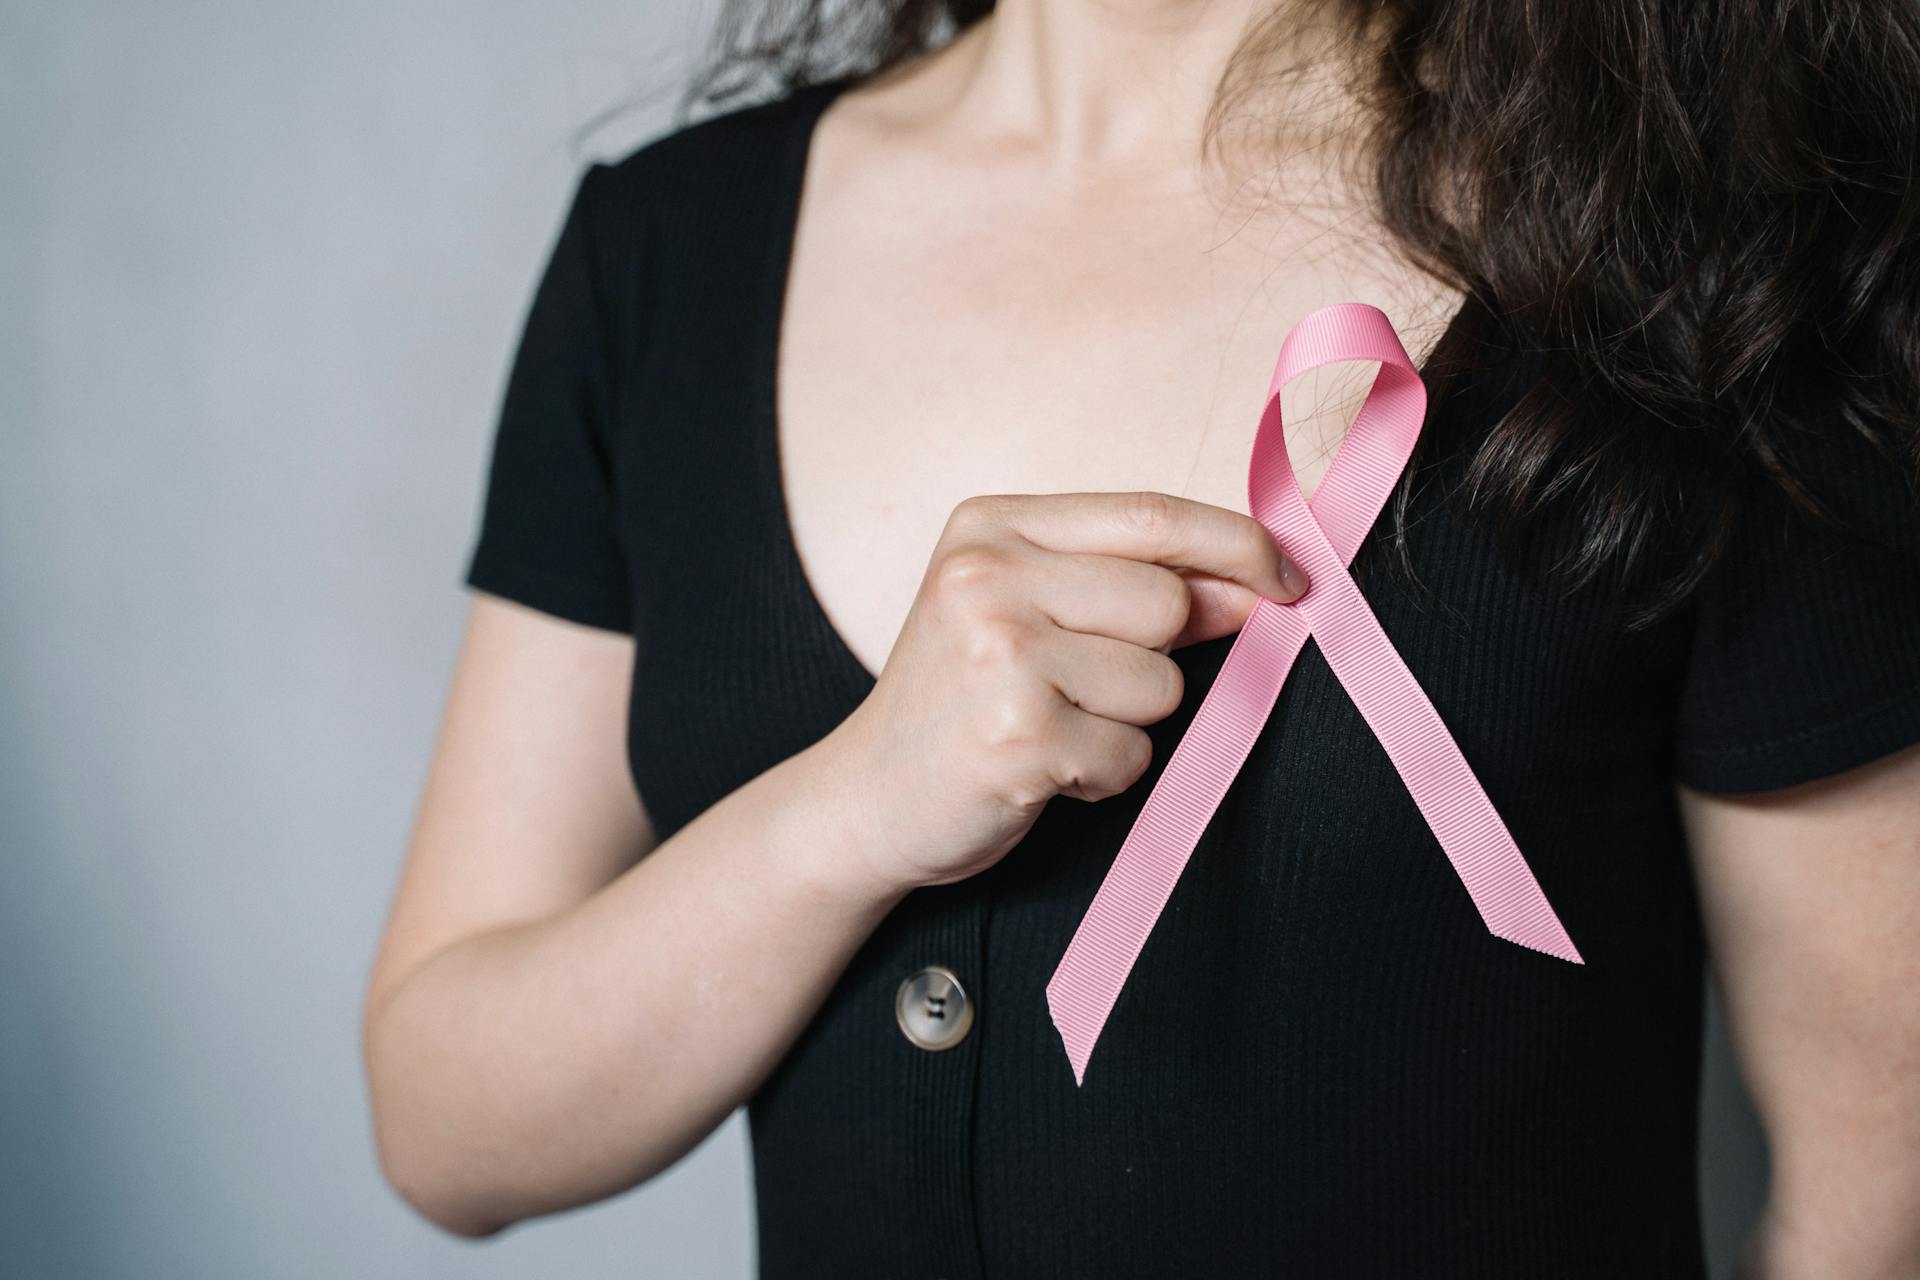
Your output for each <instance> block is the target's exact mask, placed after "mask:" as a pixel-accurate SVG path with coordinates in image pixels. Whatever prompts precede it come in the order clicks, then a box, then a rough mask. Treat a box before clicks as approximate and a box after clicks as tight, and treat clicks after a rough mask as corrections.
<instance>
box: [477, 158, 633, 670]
mask: <svg viewBox="0 0 1920 1280" xmlns="http://www.w3.org/2000/svg"><path fill="white" fill-rule="evenodd" d="M609 172H610V170H609V168H608V166H606V165H605V164H604V163H601V162H597V161H596V162H593V163H590V164H589V166H588V167H587V168H586V169H585V170H583V171H582V172H581V175H580V177H579V179H578V180H577V182H576V185H575V188H574V192H573V198H572V203H571V205H570V207H569V208H568V210H567V213H566V216H565V219H564V220H563V222H562V224H561V227H560V231H559V234H558V236H557V238H556V239H555V240H554V242H553V245H552V248H551V250H550V251H549V254H548V258H547V261H546V265H545V268H544V270H543V272H542V274H541V276H540V279H539V282H538V284H537V285H536V287H535V289H534V292H533V298H532V302H531V303H530V305H529V306H528V309H527V311H526V314H525V317H524V320H523V323H522V327H521V331H520V338H519V343H518V347H517V349H516V351H515V353H514V357H513V363H512V365H511V368H510V370H509V372H508V376H507V383H506V390H505V393H504V395H503V397H502V399H501V402H500V407H499V412H498V415H497V417H496V419H495V423H494V437H493V451H492V461H491V464H490V466H489V469H488V473H487V484H486V496H485V501H484V503H483V506H482V510H481V517H480V528H479V533H478V537H477V538H476V539H475V542H474V544H473V547H472V551H471V554H470V557H469V559H468V562H467V570H466V578H465V581H466V584H467V585H468V586H470V587H475V588H478V589H479V590H482V591H485V592H488V593H490V594H493V595H497V596H502V597H505V598H506V599H509V600H514V601H517V602H519V603H521V604H525V605H528V606H531V607H532V608H535V609H539V610H541V611H542V612H545V613H550V614H553V615H554V616H556V617H560V618H565V619H567V620H569V621H572V622H579V623H584V624H586V625H588V626H593V627H600V628H603V629H606V630H610V631H621V632H631V631H632V630H633V619H632V609H631V601H630V592H631V587H630V583H629V578H628V574H627V567H626V560H625V556H624V554H623V552H622V548H621V541H620V537H619V533H618V524H617V508H616V505H615V500H614V497H615V495H614V467H613V464H612V453H611V449H610V447H609V439H610V430H609V419H610V417H611V412H612V410H611V405H612V403H613V395H612V387H611V385H610V375H611V362H610V360H609V359H608V351H609V350H610V342H609V334H608V324H609V321H608V316H609V309H608V307H607V306H606V299H605V286H606V281H605V278H604V275H603V272H602V265H603V264H602V262H601V259H600V257H599V255H598V250H597V240H596V227H597V226H599V225H600V223H599V221H598V219H599V218H600V216H601V215H600V214H599V212H598V210H599V207H600V204H601V203H602V201H603V200H604V198H605V197H604V194H603V191H604V187H605V184H606V178H607V175H608V173H609Z"/></svg>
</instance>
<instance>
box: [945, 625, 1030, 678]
mask: <svg viewBox="0 0 1920 1280" xmlns="http://www.w3.org/2000/svg"><path fill="white" fill-rule="evenodd" d="M1030 643H1031V639H1030V636H1029V633H1028V630H1027V628H1026V627H1024V626H1022V625H1021V624H1020V623H1017V622H1013V621H1011V620H1009V619H1006V618H981V619H979V620H978V621H977V622H975V623H974V624H973V625H972V626H971V627H969V628H967V634H966V637H965V639H964V642H963V644H962V647H961V653H962V656H963V657H964V658H965V659H966V661H967V663H968V665H970V666H972V667H974V668H976V669H987V670H995V669H1002V668H1006V667H1017V666H1019V665H1021V663H1022V661H1023V660H1024V659H1025V657H1026V654H1027V647H1028V645H1029V644H1030Z"/></svg>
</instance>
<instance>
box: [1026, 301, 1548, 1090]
mask: <svg viewBox="0 0 1920 1280" xmlns="http://www.w3.org/2000/svg"><path fill="white" fill-rule="evenodd" d="M1345 360H1375V361H1378V362H1379V363H1380V369H1379V372H1378V373H1377V374H1376V375H1375V378H1374V382H1373V386H1372V387H1371V389H1370V390H1369V391H1368V394H1367V399H1366V402H1365V403H1364V404H1363V405H1362V406H1361V409H1360V412H1359V415H1358V416H1357V417H1356V418H1355V419H1354V422H1353V425H1352V427H1351V428H1350V429H1349V430H1348V432H1347V437H1346V439H1345V440H1344V441H1343V442H1342V443H1341V445H1340V448H1339V451H1338V452H1337V453H1336V454H1335V455H1334V459H1333V462H1332V464H1331V465H1330V466H1329V467H1328V469H1327V472H1326V474H1325V476H1324V477H1323V478H1322V479H1321V481H1320V484H1319V486H1318V487H1317V488H1316V489H1315V490H1314V495H1313V501H1312V502H1311V503H1309V502H1308V501H1307V500H1306V499H1305V498H1304V497H1303V496H1302V495H1301V492H1300V484H1299V480H1298V478H1297V477H1296V476H1295V475H1294V471H1293V463H1292V460H1291V459H1290V458H1289V457H1288V456H1287V445H1286V436H1285V432H1284V428H1283V424H1282V421H1281V413H1280V388H1281V387H1282V386H1283V385H1285V384H1286V383H1287V382H1289V381H1291V380H1292V379H1293V378H1294V377H1296V376H1297V375H1299V374H1301V373H1304V372H1306V371H1307V370H1309V369H1314V368H1318V367H1319V366H1321V365H1326V364H1333V363H1336V362H1339V361H1345ZM1426 410H1427V389H1426V384H1425V383H1423V382H1422V381H1421V379H1420V376H1419V374H1418V372H1417V371H1416V370H1415V369H1414V366H1413V362H1412V361H1411V360H1410V359H1409V358H1408V356H1407V353H1406V350H1405V348H1404V347H1403V346H1402V345H1401V343H1400V337H1399V335H1398V334H1397V333H1396V332H1395V331H1394V328H1393V325H1392V324H1391V323H1390V322H1389V321H1388V320H1387V317H1386V315H1385V313H1383V312H1382V311H1380V310H1379V308H1377V307H1372V306H1368V305H1367V304H1365V303H1358V302H1344V303H1337V304H1335V305H1333V306H1329V307H1323V308H1321V309H1320V310H1318V311H1315V312H1313V313H1311V314H1310V315H1308V316H1307V317H1305V318H1304V319H1303V320H1301V321H1300V322H1299V324H1297V325H1296V326H1294V328H1293V330H1292V331H1291V332H1289V333H1288V334H1287V337H1286V339H1285V341H1283V342H1282V343H1281V346H1280V355H1279V359H1278V362H1277V363H1276V366H1275V369H1274V373H1273V380H1272V382H1271V384H1270V385H1269V386H1268V389H1267V400H1266V409H1265V412H1264V413H1263V414H1262V415H1261V418H1260V425H1259V429H1258V431H1257V433H1256V434H1255V437H1254V443H1253V459H1252V463H1251V466H1250V469H1249V472H1248V477H1247V488H1248V496H1249V500H1250V504H1251V506H1250V509H1251V514H1252V515H1253V517H1254V518H1255V519H1257V520H1258V521H1260V523H1261V524H1263V525H1265V526H1266V528H1267V530H1268V531H1269V532H1271V533H1272V534H1273V535H1274V537H1275V538H1277V539H1279V540H1280V542H1281V543H1282V544H1283V545H1284V546H1285V547H1286V549H1287V551H1288V552H1289V554H1291V555H1292V556H1293V557H1294V559H1295V560H1297V561H1298V562H1299V563H1300V565H1301V566H1302V567H1303V568H1304V569H1305V570H1306V572H1307V576H1308V578H1309V580H1310V583H1311V585H1310V586H1309V587H1308V589H1307V592H1306V594H1304V595H1302V596H1301V597H1299V598H1298V599H1297V600H1295V601H1293V602H1292V603H1290V604H1279V603H1276V602H1275V601H1272V600H1267V599H1262V600H1261V601H1260V602H1259V603H1258V604H1257V605H1256V606H1255V607H1254V611H1253V613H1252V614H1251V615H1250V616H1249V617H1248V619H1247V622H1246V625H1245V626H1243V627H1242V628H1241V630H1240V633H1239V635H1238V636H1237V637H1236V638H1235V639H1234V643H1233V647H1232V648H1231V649H1230V650H1229V651H1228V653H1227V657H1226V661H1225V662H1224V663H1223V664H1222V666H1221V668H1220V673H1219V675H1218V676H1217V677H1216V678H1215V680H1214V682H1213V684H1212V686H1211V687H1210V688H1209V689H1208V690H1207V694H1206V697H1205V698H1204V699H1203V700H1202V701H1201V704H1200V707H1199V709H1198V710H1197V711H1196V713H1195V715H1194V719H1193V723H1192V724H1191V725H1189V726H1188V728H1187V731H1186V734H1185V735H1184V736H1183V737H1182V738H1181V740H1180V742H1179V745H1178V746H1176V747H1175V749H1174V752H1173V754H1172V756H1170V757H1169V758H1168V760H1167V764H1166V767H1165V769H1163V770H1162V771H1161V774H1160V777H1159V779H1158V780H1157V781H1156V782H1155V784H1154V787H1153V790H1152V791H1151V792H1150V793H1149V794H1148V797H1147V801H1146V805H1145V807H1144V808H1143V809H1142V810H1141V813H1140V816H1139V818H1138V819H1137V820H1136V821H1135V823H1134V825H1133V829H1132V830H1131V831H1130V832H1129V833H1128V835H1127V838H1126V840H1125V842H1124V843H1123V844H1122V845H1121V847H1120V852H1119V854H1118V855H1117V856H1116V857H1115V859H1114V862H1113V866H1112V868H1111V869H1110V870H1109V871H1108V873H1107V876H1106V879H1105V880H1104V881H1102V883H1101V885H1100V888H1099V891H1098V892H1097V893H1095V894H1094V898H1093V904H1092V906H1091V907H1089V908H1088V911H1087V914H1086V916H1085V917H1083V918H1082V920H1081V922H1080V926H1079V928H1078V929H1077V930H1075V932H1074V935H1073V938H1072V940H1071V941H1070V942H1069V943H1068V945H1067V950H1066V953H1065V955H1064V956H1062V958H1061V960H1060V964H1059V967H1058V968H1057V969H1056V970H1055V971H1054V974H1053V977H1052V978H1051V979H1050V980H1049V981H1048V983H1047V1005H1048V1008H1049V1009H1050V1011H1051V1013H1052V1016H1053V1022H1054V1025H1055V1027H1056V1028H1058V1029H1059V1032H1060V1038H1061V1041H1062V1042H1063V1043H1064V1045H1065V1046H1066V1051H1067V1058H1068V1061H1069V1062H1070V1063H1071V1065H1072V1067H1073V1078H1074V1082H1075V1083H1076V1084H1083V1083H1084V1082H1085V1079H1086V1069H1087V1060H1088V1058H1089V1057H1090V1056H1091V1055H1092V1053H1093V1046H1094V1042H1095V1041H1096V1040H1097V1039H1098V1038H1099V1035H1100V1032H1101V1029H1102V1028H1103V1027H1104V1026H1105V1025H1106V1020H1107V1016H1108V1014H1109V1013H1110V1012H1111V1011H1112V1009H1113V1005H1114V1002H1115V1001H1116V1000H1117V999H1118V998H1119V995H1120V990H1121V988H1122V987H1123V986H1124V985H1125V983H1126V980H1127V975H1128V973H1129V972H1130V971H1131V970H1132V968H1133V963H1134V961H1135V960H1136V959H1137V958H1138V956H1139V954H1140V949H1141V947H1142V946H1144V945H1145V943H1146V939H1147V935H1148V934H1149V933H1150V932H1151V931H1152V929H1153V925H1154V922H1155V921H1156V920H1157V919H1158V918H1159V916H1160V912H1161V910H1162V908H1164V907H1165V905H1166V902H1167V899H1168V897H1169V896H1171V894H1172V892H1173V886H1174V884H1175V882H1176V881H1177V880H1178V879H1179V877H1180V872H1181V871H1182V869H1183V868H1185V866H1186V863H1187V859H1188V857H1189V856H1190V855H1191V854H1192V852H1193V848H1194V846H1195V845H1196V844H1197V843H1198V841H1199V839H1200V835H1201V833H1202V832H1203V831H1204V830H1205V829H1206V826H1207V823H1208V822H1209V821H1210V820H1211V818H1212V816H1213V813H1214V811H1215V810H1216V809H1217V808H1218V807H1219V804H1220V801H1221V799H1222V798H1223V797H1224V796H1225V795H1226V792H1227V788H1228V787H1229V786H1230V785H1231V784H1232V782H1233V779H1234V777H1235V776H1236V775H1237V774H1238V773H1239V771H1240V767H1241V765H1242V764H1244V763H1245V761H1246V758H1247V755H1248V753H1249V752H1250V751H1251V750H1252V749H1253V744H1254V741H1255V739H1256V738H1257V737H1258V736H1259V733H1260V730H1261V727H1262V726H1263V725H1264V724H1265V723H1266V720H1267V716H1268V714H1269V713H1270V712H1271V711H1272V710H1273V705H1274V702H1275V701H1276V700H1277V699H1278V697H1279V695H1280V687H1281V685H1282V684H1283V683H1285V681H1286V678H1287V673H1288V672H1289V671H1290V670H1291V669H1292V667H1293V663H1294V660H1295V659H1296V658H1297V657H1298V656H1299V654H1300V650H1301V648H1302V647H1303V646H1304V645H1305V644H1306V640H1307V637H1308V636H1309V635H1311V636H1312V637H1313V638H1314V640H1315V641H1316V643H1317V644H1318V646H1319V648H1320V651H1321V653H1322V654H1323V655H1324V656H1325V658H1326V660H1327V663H1328V665H1329V666H1330V667H1331V668H1332V669H1333V672H1334V674H1335V675H1336V676H1337V677H1338V678H1339V680H1340V683H1341V685H1342V687H1343V688H1345V689H1346V691H1347V694H1348V696H1349V697H1351V698H1352V699H1353V701H1354V703H1355V705H1356V706H1357V707H1358V708H1359V710H1360V713H1361V715H1362V716H1363V717H1364V718H1365V720H1366V722H1367V724H1368V726H1369V727H1370V728H1371V729H1372V730H1373V732H1374V734H1375V736H1376V737H1378V738H1379V740H1380V743H1381V745H1382V746H1383V747H1385V748H1386V751H1387V755H1388V757H1389V758H1390V759H1391V760H1392V762H1393V766H1394V768H1395V769H1396V770H1397V771H1398V772H1399V774H1400V777H1401V779H1402V781H1404V782H1405V783H1406V786H1407V790H1408V792H1409V793H1411V795H1412V796H1413V799H1414V802H1415V804H1417V805H1418V806H1419V809H1420V812H1421V814H1422V815H1423V816H1424V817H1425V818H1426V820H1427V824H1428V826H1429V827H1431V828H1432V830H1433V834H1434V836H1435V837H1436V838H1437V839H1438V840H1439V842H1440V847H1441V849H1442V850H1443V851H1444V852H1445V854H1446V856H1447V859H1448V861H1449V862H1451V863H1452V865H1453V868H1454V871H1455V872H1456V873H1457V874H1458V875H1459V877H1460V880H1461V882H1462V883H1463V884H1464V885H1465V886H1466V890H1467V894H1468V896H1469V897H1470V898H1471V899H1472V901H1473V905H1474V907H1475V908H1476V909H1477V910H1478V911H1479V913H1480V917H1481V919H1482V920H1483V921H1485V923H1486V926H1487V928H1488V930H1489V931H1490V932H1491V933H1493V934H1494V935H1495V936H1496V937H1500V938H1505V939H1507V940H1508V941H1510V942H1516V943H1518V944H1520V945H1521V946H1524V947H1531V948H1533V949H1534V950H1536V951H1541V952H1545V953H1546V954H1548V955H1552V956H1557V957H1559V958H1560V959H1563V960H1568V961H1571V962H1573V963H1574V964H1582V963H1584V961H1583V960H1582V959H1581V957H1580V953H1579V952H1578V951H1577V950H1575V949H1574V945H1573V940H1572V939H1571V938H1569V937H1568V936H1567V932H1566V930H1565V928H1564V927H1562V925H1561V923H1560V920H1559V917H1558V916H1556V915H1555V914H1554V911H1553V908H1552V907H1551V906H1550V905H1548V903H1547V899H1546V895H1545V894H1544V893H1542V892H1541V889H1540V886H1539V884H1538V882H1537V881H1536V880H1535V879H1534V876H1533V872H1532V870H1531V869H1530V868H1529V867H1528V866H1527V863H1526V859H1525V858H1524V857H1523V856H1522V855H1521V853H1520V850H1519V848H1518V847H1517V846H1516V845H1515V844H1514V841H1513V837H1512V836H1511V835H1509V834H1508V832H1507V828H1506V825H1505V824H1504V823H1503V822H1502V821H1501V820H1500V815H1499V814H1498V813H1497V812H1495V811H1494V807H1493V803H1492V801H1490V800H1489V799H1488V798H1487V795H1486V792H1485V791H1484V790H1482V789H1481V786H1480V783H1479V780H1478V779H1477V778H1475V777H1474V775H1473V771H1472V769H1471V768H1469V767H1468V765H1467V762H1466V759H1465V757H1464V756H1462V755H1461V753H1460V748H1459V746H1458V744H1456V743H1455V742H1454V740H1453V736H1452V735H1451V734H1450V733H1449V732H1448V731H1447V727H1446V725H1445V724H1444V723H1443V722H1442V721H1441V719H1440V715H1439V713H1438V712H1437V711H1435V710H1434V708H1433V704H1432V703H1431V702H1430V701H1428V699H1427V696H1426V694H1425V693H1424V692H1423V691H1422V690H1421V688H1420V686H1419V684H1418V682H1417V681H1415V679H1414V677H1413V673H1412V672H1410V671H1409V670H1408V669H1407V666H1406V663H1405V662H1404V661H1402V660H1401V658H1400V655H1399V653H1398V652H1397V651H1395V649H1394V647H1393V645H1392V643H1391V641H1389V640H1388V639H1387V635H1386V633H1385V632H1384V631H1383V630H1382V629H1381V627H1380V622H1379V619H1377V618H1376V617H1375V616H1374V614H1373V611H1372V609H1370V608H1369V607H1368V606H1367V602H1366V599H1365V597H1364V596H1362V595H1361V593H1360V588H1359V586H1358V584H1357V583H1355V582H1354V580H1353V576H1352V575H1351V574H1350V573H1349V572H1348V571H1347V565H1348V563H1349V562H1350V561H1351V560H1352V559H1353V556H1354V553H1355V552H1356V551H1357V550H1358V549H1359V547H1360V543H1361V541H1362V539H1364V538H1365V536H1366V534H1367V531H1368V530H1369V529H1370V528H1371V527H1372V526H1373V523H1374V521H1375V520H1376V519H1377V518H1378V516H1379V514H1380V511H1381V508H1382V507H1383V506H1384V505H1385V503H1386V500H1387V496H1388V494H1389V493H1390V492H1391V491H1392V489H1393V486H1394V484H1395V482H1396V481H1397V480H1398V478H1399V476H1400V474H1401V472H1402V471H1403V470H1404V469H1405V467H1406V464H1407V460H1408V458H1409V457H1410V456H1411V455H1412V452H1413V446H1414V443H1415V442H1416V441H1417V440H1418V439H1419V435H1420V429H1421V426H1422V424H1423V422H1424V420H1425V418H1426Z"/></svg>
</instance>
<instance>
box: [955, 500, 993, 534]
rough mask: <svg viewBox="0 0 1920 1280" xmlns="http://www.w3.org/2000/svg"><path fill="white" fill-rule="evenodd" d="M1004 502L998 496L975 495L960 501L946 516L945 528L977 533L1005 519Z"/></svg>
mask: <svg viewBox="0 0 1920 1280" xmlns="http://www.w3.org/2000/svg"><path fill="white" fill-rule="evenodd" d="M1006 509H1007V504H1006V502H1005V501H1004V500H1003V499H1002V498H1001V497H1000V495H999V494H993V493H976V494H974V495H972V496H971V497H966V498H962V499H960V501H959V502H957V503H955V504H954V507H953V510H952V512H950V513H949V514H948V516H947V527H948V528H950V529H954V530H957V531H961V532H977V531H979V530H982V529H985V528H986V527H988V526H989V525H995V524H1000V523H1003V522H1004V521H1005V518H1006Z"/></svg>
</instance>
